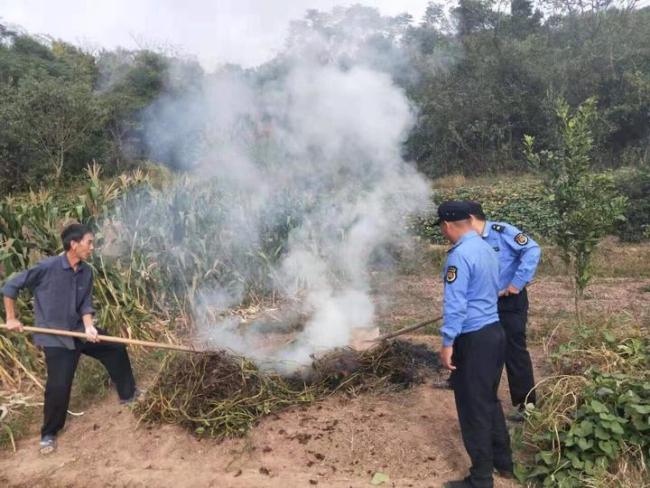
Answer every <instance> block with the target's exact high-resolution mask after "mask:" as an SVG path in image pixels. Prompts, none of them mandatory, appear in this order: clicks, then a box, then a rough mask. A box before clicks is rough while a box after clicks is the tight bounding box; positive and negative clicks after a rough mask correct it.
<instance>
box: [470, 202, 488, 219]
mask: <svg viewBox="0 0 650 488" xmlns="http://www.w3.org/2000/svg"><path fill="white" fill-rule="evenodd" d="M465 203H466V204H467V211H468V212H469V213H470V214H472V215H473V216H474V217H477V218H479V219H481V220H485V218H486V217H485V212H483V207H482V206H481V204H480V203H479V202H476V201H474V200H466V201H465Z"/></svg>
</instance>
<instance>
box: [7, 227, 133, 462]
mask: <svg viewBox="0 0 650 488" xmlns="http://www.w3.org/2000/svg"><path fill="white" fill-rule="evenodd" d="M61 240H62V241H63V248H64V250H65V253H63V254H61V255H59V256H53V257H50V258H47V259H44V260H43V261H41V262H39V263H38V264H37V265H36V266H34V267H32V268H30V269H28V270H27V271H24V272H22V273H20V274H17V275H16V276H14V277H12V278H11V279H10V280H9V281H7V283H6V284H5V286H4V288H3V289H2V294H3V295H4V305H5V310H6V315H7V317H6V319H7V320H6V323H7V326H6V328H7V329H9V330H17V331H22V330H23V325H22V324H21V323H20V321H19V320H18V319H17V318H16V309H15V303H16V298H17V296H18V293H19V292H20V290H22V289H24V288H28V289H30V290H31V291H32V293H33V296H34V312H35V322H36V325H39V326H42V327H44V328H48V329H64V330H78V331H81V330H85V334H86V341H85V342H84V341H81V340H79V339H73V338H71V337H62V336H55V335H45V334H36V335H35V336H34V343H35V344H36V345H37V346H41V347H42V348H43V351H44V353H45V364H46V365H47V383H46V386H45V404H44V408H43V417H44V418H43V426H42V428H41V442H40V450H41V453H43V454H49V453H51V452H53V451H54V450H55V449H56V435H57V433H58V432H59V430H61V429H62V428H63V425H64V424H65V420H66V413H67V410H68V403H69V401H70V389H71V387H72V379H73V377H74V372H75V369H76V367H77V363H78V361H79V356H80V354H81V353H83V354H87V355H89V356H92V357H94V358H95V359H98V360H99V361H101V363H102V364H103V365H104V367H105V368H106V370H107V371H108V373H109V375H110V377H111V379H112V380H113V382H114V383H115V385H116V387H117V392H118V395H119V397H120V402H122V403H129V402H131V401H133V400H134V399H135V397H136V396H137V390H136V387H135V380H134V379H133V372H132V371H131V363H130V362H129V356H128V354H127V352H126V348H125V347H124V346H123V345H121V344H105V343H99V338H98V331H97V329H95V326H94V325H93V314H94V313H95V311H94V310H93V307H92V286H93V275H92V271H91V269H90V267H89V266H88V265H87V264H86V263H85V261H86V260H87V259H88V258H90V256H91V255H92V252H93V249H94V245H93V241H94V236H93V233H92V232H91V230H90V229H89V228H88V227H86V226H84V225H81V224H72V225H69V226H68V227H66V228H65V229H64V230H63V232H62V233H61Z"/></svg>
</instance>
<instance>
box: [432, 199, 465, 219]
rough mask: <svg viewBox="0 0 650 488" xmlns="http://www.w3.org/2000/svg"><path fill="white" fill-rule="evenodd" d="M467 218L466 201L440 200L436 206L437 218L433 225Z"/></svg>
mask: <svg viewBox="0 0 650 488" xmlns="http://www.w3.org/2000/svg"><path fill="white" fill-rule="evenodd" d="M467 219H469V210H468V206H467V203H466V202H460V201H457V200H449V201H447V202H442V203H441V204H440V206H439V207H438V220H436V222H435V225H438V224H440V222H442V221H443V220H444V221H445V222H457V221H459V220H467Z"/></svg>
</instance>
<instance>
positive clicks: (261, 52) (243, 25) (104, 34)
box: [0, 0, 428, 69]
mask: <svg viewBox="0 0 650 488" xmlns="http://www.w3.org/2000/svg"><path fill="white" fill-rule="evenodd" d="M352 3H360V4H363V5H368V6H373V7H377V8H378V9H379V10H380V11H381V13H382V14H384V15H397V14H400V13H404V12H408V13H409V14H411V15H413V17H414V18H415V19H418V20H419V19H420V18H421V17H422V15H423V13H424V11H425V9H426V6H427V3H428V1H427V0H400V1H395V0H356V1H353V2H350V1H341V0H281V1H268V0H220V1H218V2H215V1H213V0H184V1H178V0H111V1H110V2H92V1H84V0H58V1H56V2H53V1H51V0H21V1H16V0H0V21H2V22H3V23H5V24H15V25H19V26H22V27H23V28H25V29H26V30H27V31H28V32H29V33H30V34H46V35H49V36H52V37H54V38H59V39H62V40H64V41H67V42H70V43H72V44H76V45H81V46H82V47H86V48H91V49H92V48H100V47H104V48H109V49H112V48H116V47H125V48H127V49H138V48H140V49H155V50H158V49H161V48H162V49H163V50H171V51H172V52H175V53H177V54H184V55H191V56H192V55H193V56H196V57H197V58H198V60H199V61H200V62H201V64H202V65H203V66H204V67H205V68H207V69H211V68H213V67H214V66H215V65H217V64H221V63H236V64H241V65H243V66H253V65H257V64H260V63H263V62H265V61H268V60H269V59H270V58H272V57H273V55H274V54H275V53H277V52H278V51H279V50H281V49H282V46H283V43H284V40H285V38H286V34H287V30H288V26H289V22H290V21H291V20H294V19H300V18H302V17H303V16H304V13H305V11H306V10H308V9H319V10H329V9H331V8H332V7H334V6H336V5H349V4H352Z"/></svg>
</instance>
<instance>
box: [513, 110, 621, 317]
mask: <svg viewBox="0 0 650 488" xmlns="http://www.w3.org/2000/svg"><path fill="white" fill-rule="evenodd" d="M556 114H557V122H558V143H557V147H556V148H555V149H554V150H549V151H542V152H540V153H535V152H534V150H533V145H534V142H535V141H534V138H533V137H532V136H525V138H524V146H525V150H526V154H527V156H528V159H529V161H530V162H531V163H532V164H533V165H534V166H535V167H536V168H541V169H543V170H545V171H546V173H547V186H548V190H549V193H550V195H551V197H552V200H553V203H554V205H555V209H556V211H557V214H558V218H559V224H558V225H557V227H556V230H555V235H554V240H555V242H556V244H557V245H558V246H559V247H560V249H561V250H562V252H563V256H564V260H565V262H566V263H567V265H568V266H572V267H573V272H574V283H575V307H576V314H577V316H578V320H580V319H581V315H580V300H581V299H582V297H583V294H584V290H585V288H586V287H587V285H588V284H589V281H590V279H591V273H590V264H591V257H592V253H593V252H594V250H595V249H596V246H597V245H598V243H599V241H600V240H601V239H602V238H603V237H604V236H605V235H607V234H608V233H609V232H610V231H611V230H612V228H613V226H614V224H615V223H616V222H618V221H621V220H624V217H623V213H624V211H625V205H626V198H625V197H623V196H621V195H620V194H619V193H618V191H617V190H616V185H615V181H614V178H613V176H612V175H611V174H610V173H597V172H594V171H593V168H592V158H591V153H592V150H593V147H594V139H593V133H592V128H593V125H594V122H595V120H596V117H597V111H596V100H595V99H594V98H590V99H588V100H587V101H585V102H584V103H583V104H581V105H580V106H579V107H578V109H577V110H576V111H575V112H574V113H572V112H571V110H570V108H569V105H568V104H567V103H566V101H565V100H564V99H561V98H560V99H558V101H557V103H556Z"/></svg>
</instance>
